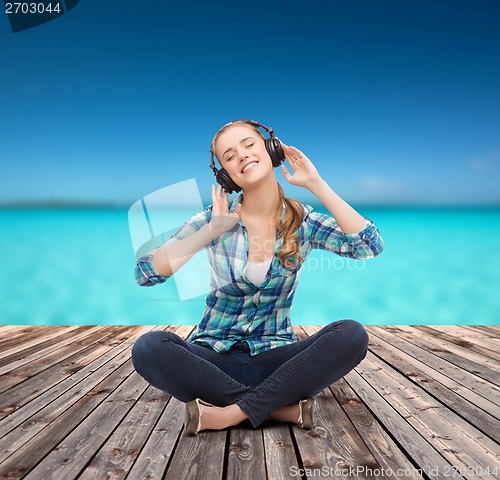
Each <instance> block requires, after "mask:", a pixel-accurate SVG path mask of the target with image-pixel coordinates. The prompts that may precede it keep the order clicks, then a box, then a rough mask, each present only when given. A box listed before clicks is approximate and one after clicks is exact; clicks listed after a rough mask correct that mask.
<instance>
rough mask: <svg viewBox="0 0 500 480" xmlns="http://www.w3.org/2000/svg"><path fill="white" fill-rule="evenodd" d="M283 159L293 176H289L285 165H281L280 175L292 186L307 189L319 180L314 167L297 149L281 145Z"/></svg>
mask: <svg viewBox="0 0 500 480" xmlns="http://www.w3.org/2000/svg"><path fill="white" fill-rule="evenodd" d="M281 146H282V148H283V152H284V153H285V158H286V159H287V160H288V163H289V164H290V166H291V167H292V170H293V175H290V173H289V172H288V169H287V168H286V166H285V164H283V165H281V173H282V174H283V176H284V177H285V179H286V180H287V181H288V183H291V184H292V185H296V186H297V187H304V188H307V189H309V188H310V187H311V186H312V185H313V184H314V183H316V182H318V181H319V180H321V177H320V176H319V173H318V171H317V170H316V167H315V166H314V165H313V163H312V162H311V160H309V159H308V158H307V157H306V156H305V155H304V154H303V153H302V152H301V151H300V150H299V149H298V148H295V147H290V146H288V145H285V144H284V143H283V142H282V143H281Z"/></svg>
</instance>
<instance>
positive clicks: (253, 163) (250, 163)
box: [241, 160, 259, 173]
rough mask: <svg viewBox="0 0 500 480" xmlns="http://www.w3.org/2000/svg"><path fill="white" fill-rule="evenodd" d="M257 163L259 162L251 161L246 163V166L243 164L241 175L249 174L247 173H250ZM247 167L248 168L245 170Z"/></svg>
mask: <svg viewBox="0 0 500 480" xmlns="http://www.w3.org/2000/svg"><path fill="white" fill-rule="evenodd" d="M258 163H259V162H257V161H255V160H253V161H251V162H248V163H246V164H245V166H244V167H243V168H242V169H241V173H247V172H249V171H250V170H252V169H253V168H254V167H255V165H257V164H258ZM247 167H249V168H247ZM245 169H246V170H245Z"/></svg>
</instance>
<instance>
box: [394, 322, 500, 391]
mask: <svg viewBox="0 0 500 480" xmlns="http://www.w3.org/2000/svg"><path fill="white" fill-rule="evenodd" d="M396 328H397V330H398V331H399V332H404V334H405V338H407V339H411V341H412V342H413V343H415V344H417V345H419V346H423V348H425V349H427V350H429V351H431V352H433V353H439V356H440V357H441V358H445V359H446V360H448V361H449V362H452V363H454V364H455V365H458V366H461V367H463V368H465V369H466V370H467V371H469V372H471V373H474V374H475V375H478V376H480V377H481V378H484V379H485V380H488V381H489V382H491V383H493V384H494V385H497V386H500V376H499V375H498V370H499V369H498V361H495V360H493V359H491V358H490V357H487V356H484V355H481V354H479V353H475V352H473V351H471V350H470V349H468V348H464V347H461V346H459V345H456V344H454V343H451V342H448V341H443V340H441V339H440V338H437V337H434V336H433V335H432V334H429V333H427V332H425V331H423V330H421V329H417V328H413V327H407V326H398V327H396ZM400 334H401V333H400Z"/></svg>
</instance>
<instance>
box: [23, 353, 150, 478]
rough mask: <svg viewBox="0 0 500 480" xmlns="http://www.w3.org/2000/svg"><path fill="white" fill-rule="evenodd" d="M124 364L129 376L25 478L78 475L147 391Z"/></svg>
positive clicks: (128, 363) (128, 364)
mask: <svg viewBox="0 0 500 480" xmlns="http://www.w3.org/2000/svg"><path fill="white" fill-rule="evenodd" d="M131 364H132V362H131V360H128V361H127V362H126V363H125V364H124V365H125V366H126V369H127V370H128V371H129V375H128V376H127V377H126V378H125V379H124V381H123V382H122V383H121V384H120V385H117V386H116V388H115V389H114V390H113V391H112V392H111V393H110V394H109V395H108V396H107V398H106V399H104V400H103V401H102V402H100V403H99V405H97V406H96V407H95V408H94V409H93V410H92V412H91V413H90V414H89V415H88V416H87V417H86V418H85V421H83V422H81V423H80V424H79V425H77V426H76V427H75V428H74V429H73V430H72V431H71V433H70V434H69V435H68V436H67V437H66V438H64V440H63V441H62V442H60V443H59V444H58V445H57V446H56V448H54V450H53V451H52V452H51V453H50V455H48V456H46V457H45V458H44V459H43V460H42V461H41V462H40V463H39V464H38V465H37V466H36V467H35V468H34V469H33V470H32V471H31V472H30V473H29V474H28V475H27V476H26V477H25V478H26V479H27V480H29V479H32V480H39V479H40V478H76V477H77V476H78V475H79V474H80V472H81V471H82V470H83V469H84V467H85V465H87V463H88V462H89V461H90V460H91V459H92V457H93V455H94V454H95V452H96V451H97V450H98V449H99V448H100V447H101V445H102V444H103V443H104V442H105V441H106V439H107V438H108V437H109V436H110V434H111V433H112V432H113V430H114V429H115V428H116V426H117V425H118V424H119V423H120V421H121V420H122V419H123V417H124V416H125V415H126V414H127V412H128V411H129V409H130V408H131V406H132V405H133V404H134V402H135V401H136V400H137V399H138V398H139V397H140V396H141V395H142V394H143V393H144V391H145V389H146V385H145V382H141V381H139V380H140V379H139V378H138V374H137V373H135V372H132V365H131Z"/></svg>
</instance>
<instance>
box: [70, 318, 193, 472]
mask: <svg viewBox="0 0 500 480" xmlns="http://www.w3.org/2000/svg"><path fill="white" fill-rule="evenodd" d="M168 330H170V331H175V333H177V334H178V335H180V336H181V337H183V338H184V337H185V336H186V334H187V333H189V332H190V331H191V330H192V327H189V328H186V327H184V328H182V327H181V328H177V327H169V328H168ZM137 381H138V383H140V382H142V383H144V385H145V387H147V388H146V391H145V392H144V394H143V395H142V396H141V398H139V400H138V401H137V402H135V404H134V405H133V406H132V408H131V409H130V411H129V412H128V414H127V415H126V417H125V418H124V419H123V421H122V422H121V423H120V425H119V426H118V427H117V428H116V429H115V430H114V432H113V434H112V435H111V436H110V437H109V438H108V439H107V441H106V442H105V443H104V444H103V446H102V447H101V448H100V449H99V451H98V452H97V453H96V454H95V456H94V457H93V459H92V461H91V462H90V464H89V465H88V466H87V467H86V469H85V471H84V472H83V473H82V474H81V475H80V477H79V480H81V479H84V478H88V479H89V480H93V479H95V478H97V477H98V476H99V475H102V474H103V472H105V474H106V478H109V479H111V478H113V479H120V478H125V476H126V475H127V474H128V472H129V470H130V468H131V467H132V465H133V463H134V462H135V460H136V459H137V457H138V455H139V453H140V451H141V449H142V448H143V447H144V445H145V443H146V441H147V439H148V437H149V435H150V433H151V430H152V428H153V427H154V425H155V424H156V423H157V421H158V419H159V417H160V416H161V414H162V413H163V411H164V410H165V407H166V405H167V402H168V401H169V400H170V395H168V394H166V393H164V392H162V391H161V390H158V389H157V388H154V387H152V386H151V385H148V384H147V382H145V380H143V379H142V378H140V377H138V379H137ZM176 437H177V434H176Z"/></svg>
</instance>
